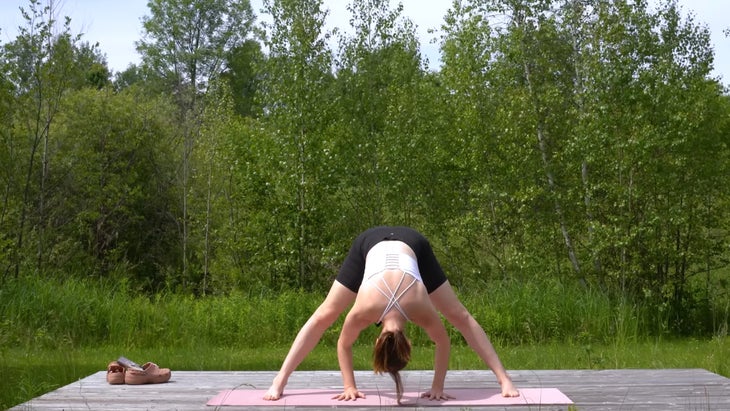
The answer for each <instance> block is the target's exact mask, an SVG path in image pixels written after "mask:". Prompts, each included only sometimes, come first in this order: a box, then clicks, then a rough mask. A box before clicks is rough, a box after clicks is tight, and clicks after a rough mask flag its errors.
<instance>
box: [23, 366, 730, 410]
mask: <svg viewBox="0 0 730 411" xmlns="http://www.w3.org/2000/svg"><path fill="white" fill-rule="evenodd" d="M105 374H106V373H105V371H100V372H98V373H95V374H92V375H90V376H88V377H86V378H83V379H81V380H79V381H77V382H75V383H72V384H69V385H67V386H65V387H62V388H59V389H57V390H55V391H52V392H49V393H47V394H44V395H42V396H40V397H37V398H35V399H33V400H31V401H28V402H27V403H24V404H20V405H18V406H16V407H14V408H11V410H13V411H19V410H144V409H148V410H207V411H213V410H215V407H207V406H206V405H205V403H206V402H207V401H208V400H209V399H210V398H212V397H214V396H215V395H216V394H217V393H218V392H220V391H221V390H226V389H236V388H255V389H266V388H268V386H269V384H270V383H271V380H272V379H273V377H274V375H275V372H273V371H270V372H269V371H267V372H258V371H256V372H254V371H237V372H229V371H173V374H172V379H171V381H170V382H169V383H166V384H153V385H139V386H128V385H109V384H107V383H106V380H105ZM510 375H511V376H512V378H513V380H514V381H515V384H516V385H517V386H518V387H525V388H526V387H533V388H540V387H542V388H552V387H554V388H558V389H560V390H561V391H562V392H563V393H565V394H566V395H567V396H568V397H570V398H571V399H572V400H573V401H574V402H575V409H577V410H581V411H583V410H588V411H597V410H730V379H728V378H725V377H722V376H719V375H717V374H713V373H711V372H708V371H706V370H701V369H670V370H666V369H663V370H515V371H510ZM356 377H357V380H358V385H359V386H360V387H361V388H362V389H370V388H380V389H383V390H392V389H393V383H392V380H391V379H390V377H388V376H378V375H375V374H373V373H372V372H370V371H357V372H356ZM431 378H432V373H431V372H430V371H405V372H403V382H404V385H405V387H406V389H407V390H414V389H418V390H426V389H428V388H429V387H430V385H431ZM446 386H447V390H446V391H447V392H448V387H459V388H479V387H490V388H495V387H496V386H497V384H496V382H495V380H494V376H493V375H492V374H491V372H489V371H451V372H449V374H448V376H447V380H446ZM339 387H341V380H340V373H339V371H298V372H295V373H294V374H293V375H292V376H291V378H290V379H289V384H288V388H339ZM293 408H295V407H291V406H290V407H283V406H276V405H274V404H272V406H271V407H261V408H259V409H267V410H284V409H293ZM328 408H337V407H336V404H334V406H333V407H328ZM427 408H431V407H427ZM222 409H224V410H226V411H234V410H238V409H242V408H237V407H222ZM246 409H251V408H246ZM309 409H312V408H309ZM347 409H348V410H353V411H355V410H356V409H355V408H351V407H348V408H347ZM358 409H359V408H358ZM362 409H363V410H367V409H370V410H372V408H362ZM439 409H443V410H460V409H461V408H457V407H454V408H451V407H439ZM472 409H485V410H500V409H502V410H508V411H522V410H525V411H526V410H535V409H536V408H535V407H534V406H533V407H522V406H509V407H503V406H502V407H499V406H498V407H483V408H472ZM539 409H540V410H548V411H557V410H567V409H568V407H567V406H553V405H551V406H541V407H539Z"/></svg>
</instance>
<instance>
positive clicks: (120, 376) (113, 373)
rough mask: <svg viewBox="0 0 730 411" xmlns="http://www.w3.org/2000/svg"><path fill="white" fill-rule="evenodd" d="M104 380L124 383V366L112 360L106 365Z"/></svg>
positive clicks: (112, 382) (114, 383)
mask: <svg viewBox="0 0 730 411" xmlns="http://www.w3.org/2000/svg"><path fill="white" fill-rule="evenodd" d="M106 382H108V383H109V384H113V385H116V384H124V367H122V366H121V365H120V364H119V363H118V362H116V361H112V362H110V363H109V365H107V367H106Z"/></svg>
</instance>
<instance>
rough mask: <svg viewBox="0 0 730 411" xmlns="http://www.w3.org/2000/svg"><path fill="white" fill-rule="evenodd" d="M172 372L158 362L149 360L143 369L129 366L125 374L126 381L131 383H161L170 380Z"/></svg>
mask: <svg viewBox="0 0 730 411" xmlns="http://www.w3.org/2000/svg"><path fill="white" fill-rule="evenodd" d="M171 375H172V373H171V372H170V369H169V368H160V367H158V366H157V364H155V363H152V362H148V363H146V364H145V365H143V366H142V370H141V371H140V370H136V369H132V368H128V369H127V371H126V373H125V374H124V382H125V383H127V384H130V385H139V384H159V383H163V382H167V381H169V380H170V377H171Z"/></svg>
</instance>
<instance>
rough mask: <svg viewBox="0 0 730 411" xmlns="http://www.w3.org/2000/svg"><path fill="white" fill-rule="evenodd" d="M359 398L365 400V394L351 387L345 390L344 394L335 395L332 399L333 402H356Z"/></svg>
mask: <svg viewBox="0 0 730 411" xmlns="http://www.w3.org/2000/svg"><path fill="white" fill-rule="evenodd" d="M358 398H365V394H363V393H362V392H360V391H359V390H358V389H357V388H354V387H350V388H345V390H344V391H343V392H342V394H339V395H335V396H334V397H332V399H333V400H337V401H350V400H352V401H356V400H357V399H358Z"/></svg>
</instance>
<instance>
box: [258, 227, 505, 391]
mask: <svg viewBox="0 0 730 411" xmlns="http://www.w3.org/2000/svg"><path fill="white" fill-rule="evenodd" d="M353 302H354V304H353ZM351 304H352V308H351V309H350V311H349V312H348V314H347V316H346V317H345V321H344V323H343V325H342V331H341V333H340V337H339V340H338V342H337V358H338V361H339V365H340V371H341V373H342V382H343V386H344V390H343V392H342V393H341V394H339V395H337V396H335V397H334V398H336V399H338V400H356V399H357V398H365V394H363V393H362V392H360V391H359V390H358V388H357V385H356V383H355V375H354V369H353V360H352V345H353V343H354V342H355V340H357V337H358V336H359V335H360V332H361V331H362V330H363V329H365V327H368V326H369V325H371V324H377V325H380V326H381V327H382V331H381V333H380V336H379V337H378V338H377V340H376V342H375V347H374V353H373V369H374V371H375V372H376V373H384V372H387V373H389V374H390V375H391V376H392V377H393V380H394V381H395V384H396V392H397V398H398V402H399V403H400V399H401V396H402V393H403V384H402V382H401V378H400V373H399V372H400V370H402V369H403V368H404V367H405V366H406V365H407V364H408V361H409V360H410V353H411V345H410V342H409V341H408V339H407V338H406V336H405V334H404V330H405V326H406V323H407V322H408V321H412V322H413V323H414V324H416V325H418V326H419V327H421V328H423V330H424V331H425V332H426V334H427V335H428V336H429V338H431V340H432V341H433V342H434V344H435V354H434V357H435V358H434V375H433V382H432V383H431V389H430V390H429V391H427V392H425V393H423V395H422V396H423V397H426V398H429V399H432V400H444V399H448V398H451V396H449V395H448V394H446V393H445V392H444V380H445V378H446V371H447V368H448V363H449V353H450V347H451V346H450V341H449V337H448V334H447V332H446V329H445V327H444V325H443V323H442V321H441V317H440V316H439V313H441V314H442V315H443V316H444V318H446V320H447V321H449V323H451V324H452V325H453V326H454V327H456V329H458V330H459V332H461V334H462V335H463V336H464V338H465V339H466V341H467V343H468V344H469V346H470V347H471V348H472V349H473V350H474V351H475V352H476V353H477V355H478V356H479V358H481V359H482V361H484V363H485V364H486V365H487V366H488V367H489V368H490V369H491V370H492V372H493V373H494V375H495V376H496V378H497V381H498V382H499V384H500V386H501V389H502V396H504V397H516V396H518V395H519V391H518V390H517V389H516V388H515V386H514V384H513V383H512V380H511V378H510V377H509V375H507V372H506V371H505V369H504V367H503V366H502V363H501V361H500V360H499V356H498V355H497V353H496V351H495V349H494V347H493V346H492V343H491V342H490V341H489V338H488V337H487V334H486V333H485V332H484V329H483V328H482V327H481V326H480V325H479V323H478V322H477V321H476V320H475V319H474V317H473V316H472V315H471V314H470V313H469V311H468V310H467V309H466V308H465V307H464V305H463V304H462V303H461V301H459V299H458V297H457V296H456V293H455V292H454V290H453V288H452V287H451V285H450V284H449V282H448V280H447V278H446V275H445V274H444V272H443V270H442V268H441V266H440V264H439V262H438V260H437V259H436V257H435V255H434V254H433V250H432V249H431V245H430V243H429V242H428V240H427V239H426V238H425V237H424V236H423V235H421V234H420V233H419V232H417V231H415V230H413V229H411V228H408V227H390V226H381V227H374V228H371V229H368V230H366V231H365V232H363V233H361V234H360V235H359V236H358V237H357V238H356V239H355V241H354V242H353V243H352V246H351V248H350V252H349V253H348V255H347V257H346V258H345V261H344V262H343V264H342V267H341V268H340V271H339V273H338V275H337V278H336V279H335V281H334V283H333V284H332V287H331V288H330V291H329V293H328V294H327V297H326V298H325V300H324V302H323V303H322V304H321V305H320V306H319V307H318V308H317V310H315V312H314V313H313V314H312V316H311V317H310V318H309V320H308V321H307V322H306V323H305V324H304V326H303V327H302V329H301V330H300V331H299V333H298V334H297V337H296V338H295V339H294V342H293V344H292V346H291V348H290V350H289V353H288V354H287V356H286V358H285V359H284V362H283V364H282V366H281V369H280V370H279V372H278V374H277V375H276V377H275V378H274V381H273V382H272V384H271V387H270V388H269V390H268V391H267V392H266V394H265V395H264V399H266V400H278V399H279V398H281V396H282V393H283V391H284V387H285V386H286V383H287V381H288V379H289V376H290V375H291V373H292V372H294V370H295V369H296V368H297V367H298V366H299V364H300V363H301V362H302V361H303V360H304V358H305V357H306V356H307V355H308V354H309V353H310V352H311V351H312V349H314V347H315V346H316V345H317V343H318V342H319V340H320V339H321V338H322V334H324V332H325V331H326V330H327V328H329V327H330V326H331V325H332V324H333V323H334V322H335V321H336V320H337V318H339V316H340V314H342V313H343V312H344V311H345V310H346V309H347V308H348V307H349V306H350V305H351Z"/></svg>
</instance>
